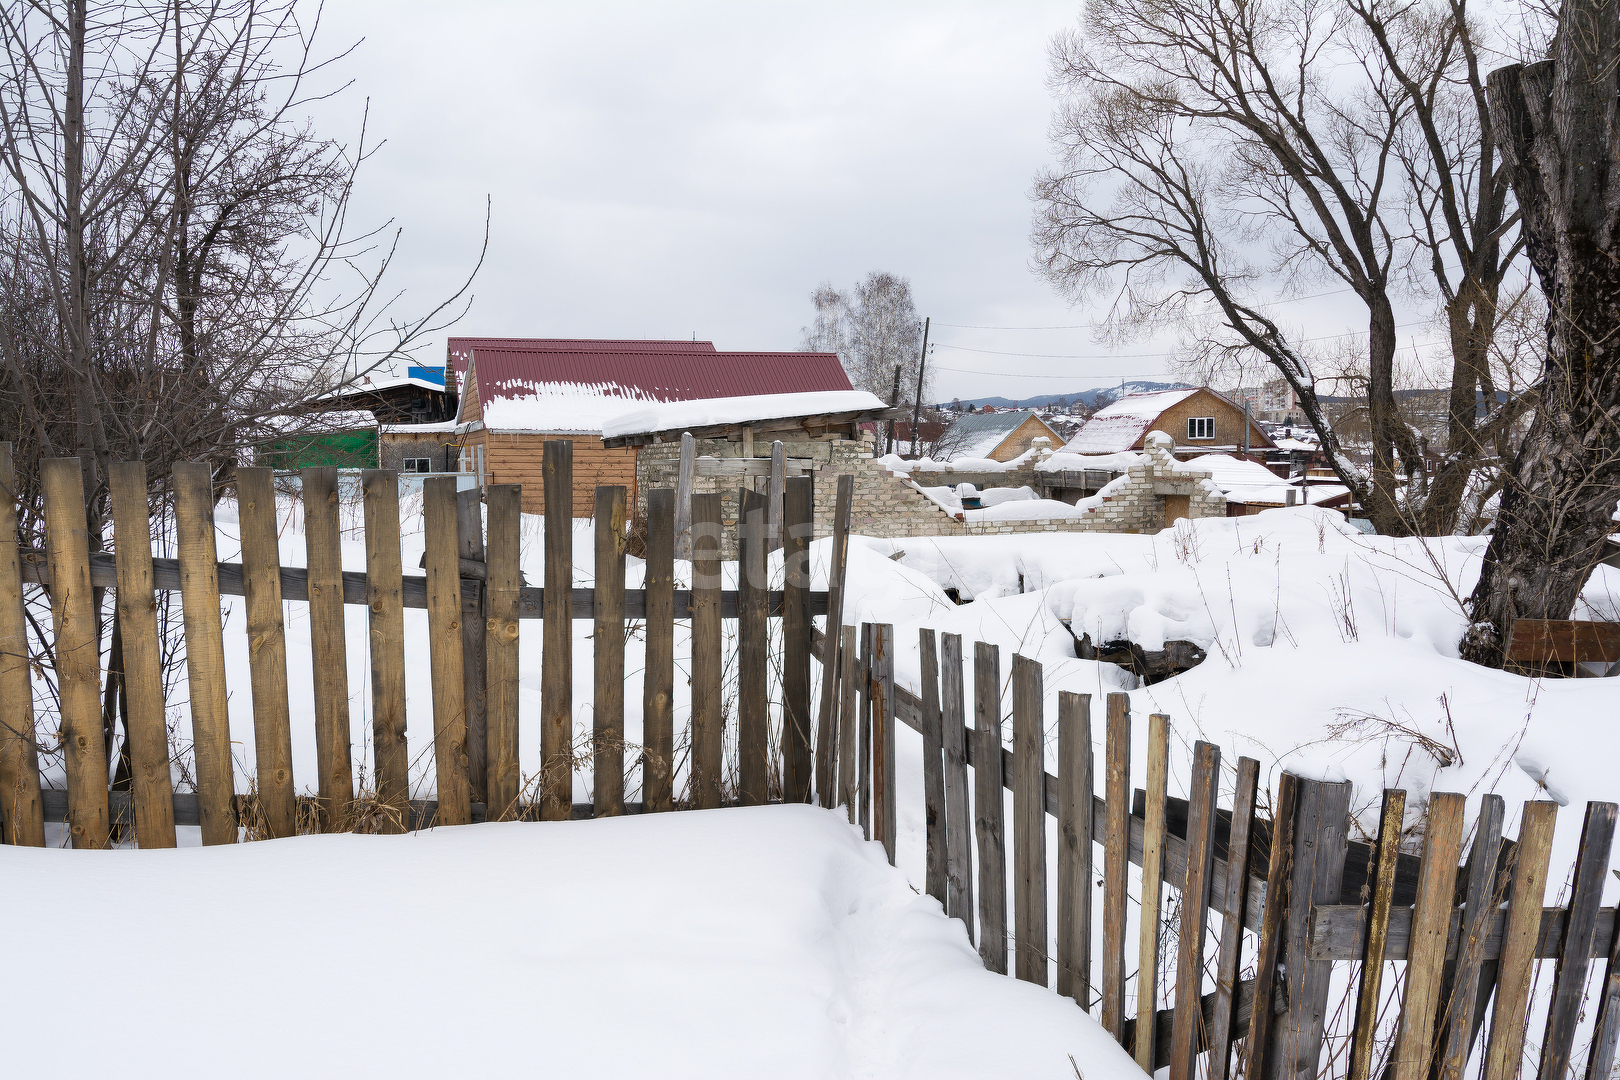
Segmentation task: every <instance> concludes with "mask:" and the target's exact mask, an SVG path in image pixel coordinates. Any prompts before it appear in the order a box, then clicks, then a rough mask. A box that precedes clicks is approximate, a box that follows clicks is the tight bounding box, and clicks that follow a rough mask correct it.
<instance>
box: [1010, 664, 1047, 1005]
mask: <svg viewBox="0 0 1620 1080" xmlns="http://www.w3.org/2000/svg"><path fill="white" fill-rule="evenodd" d="M1041 675H1042V672H1041V665H1040V664H1038V663H1036V662H1035V661H1034V660H1031V659H1030V658H1029V657H1027V656H1019V655H1018V654H1016V653H1014V654H1013V662H1012V691H1013V909H1014V911H1015V912H1016V918H1015V922H1016V925H1015V926H1014V928H1013V929H1014V933H1015V934H1016V935H1017V949H1016V958H1015V963H1014V970H1015V971H1016V972H1017V975H1018V977H1019V978H1020V979H1022V980H1024V981H1025V982H1032V983H1034V984H1035V985H1037V986H1045V985H1046V969H1047V964H1046V717H1045V715H1044V713H1043V710H1042V698H1043V686H1042V678H1041Z"/></svg>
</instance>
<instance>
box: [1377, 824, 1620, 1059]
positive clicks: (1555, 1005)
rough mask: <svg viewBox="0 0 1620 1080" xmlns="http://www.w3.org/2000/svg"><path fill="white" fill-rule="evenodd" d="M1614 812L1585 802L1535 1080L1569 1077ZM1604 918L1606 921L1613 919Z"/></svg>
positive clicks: (1612, 839)
mask: <svg viewBox="0 0 1620 1080" xmlns="http://www.w3.org/2000/svg"><path fill="white" fill-rule="evenodd" d="M1458 798H1459V799H1460V798H1461V796H1458ZM1616 810H1617V807H1616V806H1615V804H1614V803H1611V802H1590V803H1587V804H1586V820H1585V822H1584V823H1583V824H1582V826H1581V846H1580V851H1579V853H1578V854H1577V855H1576V857H1575V888H1574V889H1573V890H1572V891H1571V893H1570V897H1569V918H1568V921H1567V923H1566V924H1565V929H1564V935H1563V938H1562V940H1561V941H1560V942H1559V946H1558V969H1557V975H1556V976H1555V978H1554V981H1553V996H1552V1003H1551V1004H1550V1005H1549V1006H1548V1009H1547V1029H1546V1034H1545V1035H1544V1036H1543V1037H1542V1040H1541V1072H1540V1076H1541V1080H1563V1078H1564V1077H1565V1076H1567V1075H1569V1059H1570V1050H1571V1047H1572V1046H1573V1045H1574V1042H1575V1028H1576V1026H1577V1025H1578V1024H1579V1023H1580V1016H1581V1005H1582V1002H1583V999H1584V998H1585V995H1586V974H1587V971H1588V970H1589V968H1590V966H1591V963H1592V960H1591V957H1592V953H1593V944H1594V941H1593V939H1594V938H1595V937H1596V936H1597V932H1598V921H1599V920H1598V914H1599V905H1600V904H1601V903H1602V902H1603V886H1604V884H1605V881H1604V879H1605V878H1607V877H1608V876H1609V852H1610V850H1611V849H1612V848H1613V846H1614V826H1615V812H1616ZM1608 921H1609V922H1610V924H1611V925H1612V923H1613V919H1612V918H1610V919H1609V920H1608ZM1396 1080H1404V1078H1403V1077H1397V1078H1396Z"/></svg>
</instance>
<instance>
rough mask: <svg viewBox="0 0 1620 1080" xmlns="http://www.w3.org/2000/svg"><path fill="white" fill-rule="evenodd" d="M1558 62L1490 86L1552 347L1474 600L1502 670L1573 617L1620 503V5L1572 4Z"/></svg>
mask: <svg viewBox="0 0 1620 1080" xmlns="http://www.w3.org/2000/svg"><path fill="white" fill-rule="evenodd" d="M1550 53H1551V56H1550V58H1549V59H1545V60H1541V61H1539V62H1536V63H1532V64H1524V65H1518V64H1515V65H1512V66H1509V67H1505V68H1500V69H1498V70H1496V71H1494V72H1492V73H1491V76H1490V101H1491V118H1492V121H1493V124H1494V127H1495V130H1496V136H1497V140H1498V144H1499V145H1500V147H1501V152H1502V157H1503V161H1504V163H1505V165H1506V168H1507V172H1508V175H1509V176H1510V177H1511V179H1512V181H1513V189H1514V191H1515V193H1516V194H1517V195H1518V200H1519V205H1520V206H1521V207H1522V210H1523V214H1524V230H1525V234H1526V246H1527V249H1528V251H1529V256H1530V263H1531V265H1532V266H1533V267H1534V268H1535V271H1536V275H1537V277H1538V278H1539V279H1540V282H1541V288H1542V291H1543V292H1544V293H1545V295H1546V298H1547V307H1548V315H1547V340H1548V346H1549V349H1548V358H1547V367H1546V373H1545V375H1544V376H1543V378H1542V381H1541V388H1540V396H1541V407H1540V410H1539V411H1538V412H1537V414H1536V417H1535V420H1534V422H1533V423H1532V424H1531V427H1530V431H1529V433H1528V434H1527V435H1526V436H1525V439H1524V443H1523V445H1522V446H1521V447H1520V449H1519V453H1518V457H1517V459H1516V460H1515V461H1514V463H1513V469H1512V477H1511V479H1510V481H1509V483H1508V484H1507V485H1506V488H1505V490H1504V491H1503V494H1502V505H1501V509H1500V511H1499V512H1498V515H1497V528H1496V531H1495V533H1494V534H1493V535H1492V536H1491V543H1490V546H1489V548H1487V549H1486V553H1485V563H1484V566H1483V568H1482V571H1481V573H1480V578H1479V582H1478V584H1477V586H1476V587H1475V589H1474V592H1473V594H1472V596H1471V597H1470V607H1471V611H1470V614H1471V618H1472V625H1471V627H1470V629H1469V632H1468V635H1467V637H1466V638H1465V639H1464V641H1463V655H1464V656H1466V657H1468V658H1469V659H1472V660H1475V661H1478V662H1480V663H1485V664H1491V665H1493V666H1500V665H1501V663H1502V662H1503V654H1502V643H1503V637H1504V635H1505V633H1506V631H1507V630H1508V628H1509V627H1510V626H1511V625H1512V623H1513V620H1514V619H1518V618H1553V619H1565V618H1568V617H1569V614H1570V611H1571V609H1572V608H1573V607H1574V605H1575V600H1576V598H1577V597H1578V596H1579V595H1580V590H1581V587H1582V586H1583V585H1584V584H1585V583H1586V580H1587V578H1588V576H1589V575H1590V574H1591V572H1592V568H1593V566H1595V565H1596V564H1597V562H1598V560H1599V559H1600V558H1601V557H1602V554H1603V546H1604V544H1605V542H1606V540H1607V538H1608V536H1609V535H1610V534H1611V533H1612V532H1613V531H1614V512H1615V505H1616V502H1617V500H1620V137H1617V135H1616V130H1617V125H1620V3H1617V2H1616V0H1564V3H1563V6H1562V7H1561V9H1560V10H1559V13H1558V23H1557V31H1556V33H1555V34H1554V37H1553V41H1552V48H1551V50H1550Z"/></svg>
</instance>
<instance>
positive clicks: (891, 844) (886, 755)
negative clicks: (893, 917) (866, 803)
mask: <svg viewBox="0 0 1620 1080" xmlns="http://www.w3.org/2000/svg"><path fill="white" fill-rule="evenodd" d="M872 643H873V648H872V660H873V663H874V664H875V665H876V667H877V671H876V675H875V677H874V679H873V681H872V689H873V697H872V789H873V791H872V825H873V828H874V829H875V830H876V833H877V835H876V836H874V837H873V839H875V840H880V841H882V843H883V850H884V852H885V853H886V854H887V855H888V856H889V865H890V866H893V865H894V855H895V851H894V848H895V840H896V837H895V831H896V829H897V826H898V822H899V818H898V809H899V808H898V806H897V805H896V801H895V772H894V724H895V720H894V625H893V624H892V623H878V624H877V626H875V627H874V628H873V630H872Z"/></svg>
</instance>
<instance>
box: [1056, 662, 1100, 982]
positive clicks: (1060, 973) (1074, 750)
mask: <svg viewBox="0 0 1620 1080" xmlns="http://www.w3.org/2000/svg"><path fill="white" fill-rule="evenodd" d="M1091 767H1092V754H1091V695H1090V694H1075V693H1071V692H1070V691H1067V690H1063V691H1059V693H1058V871H1057V873H1058V886H1057V894H1058V895H1057V920H1058V921H1057V992H1058V993H1059V994H1061V995H1063V996H1064V997H1072V998H1073V999H1074V1000H1075V1002H1076V1003H1077V1004H1079V1006H1080V1007H1081V1008H1082V1009H1090V1008H1091V882H1092V876H1091V797H1092V791H1093V787H1092V772H1091Z"/></svg>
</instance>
